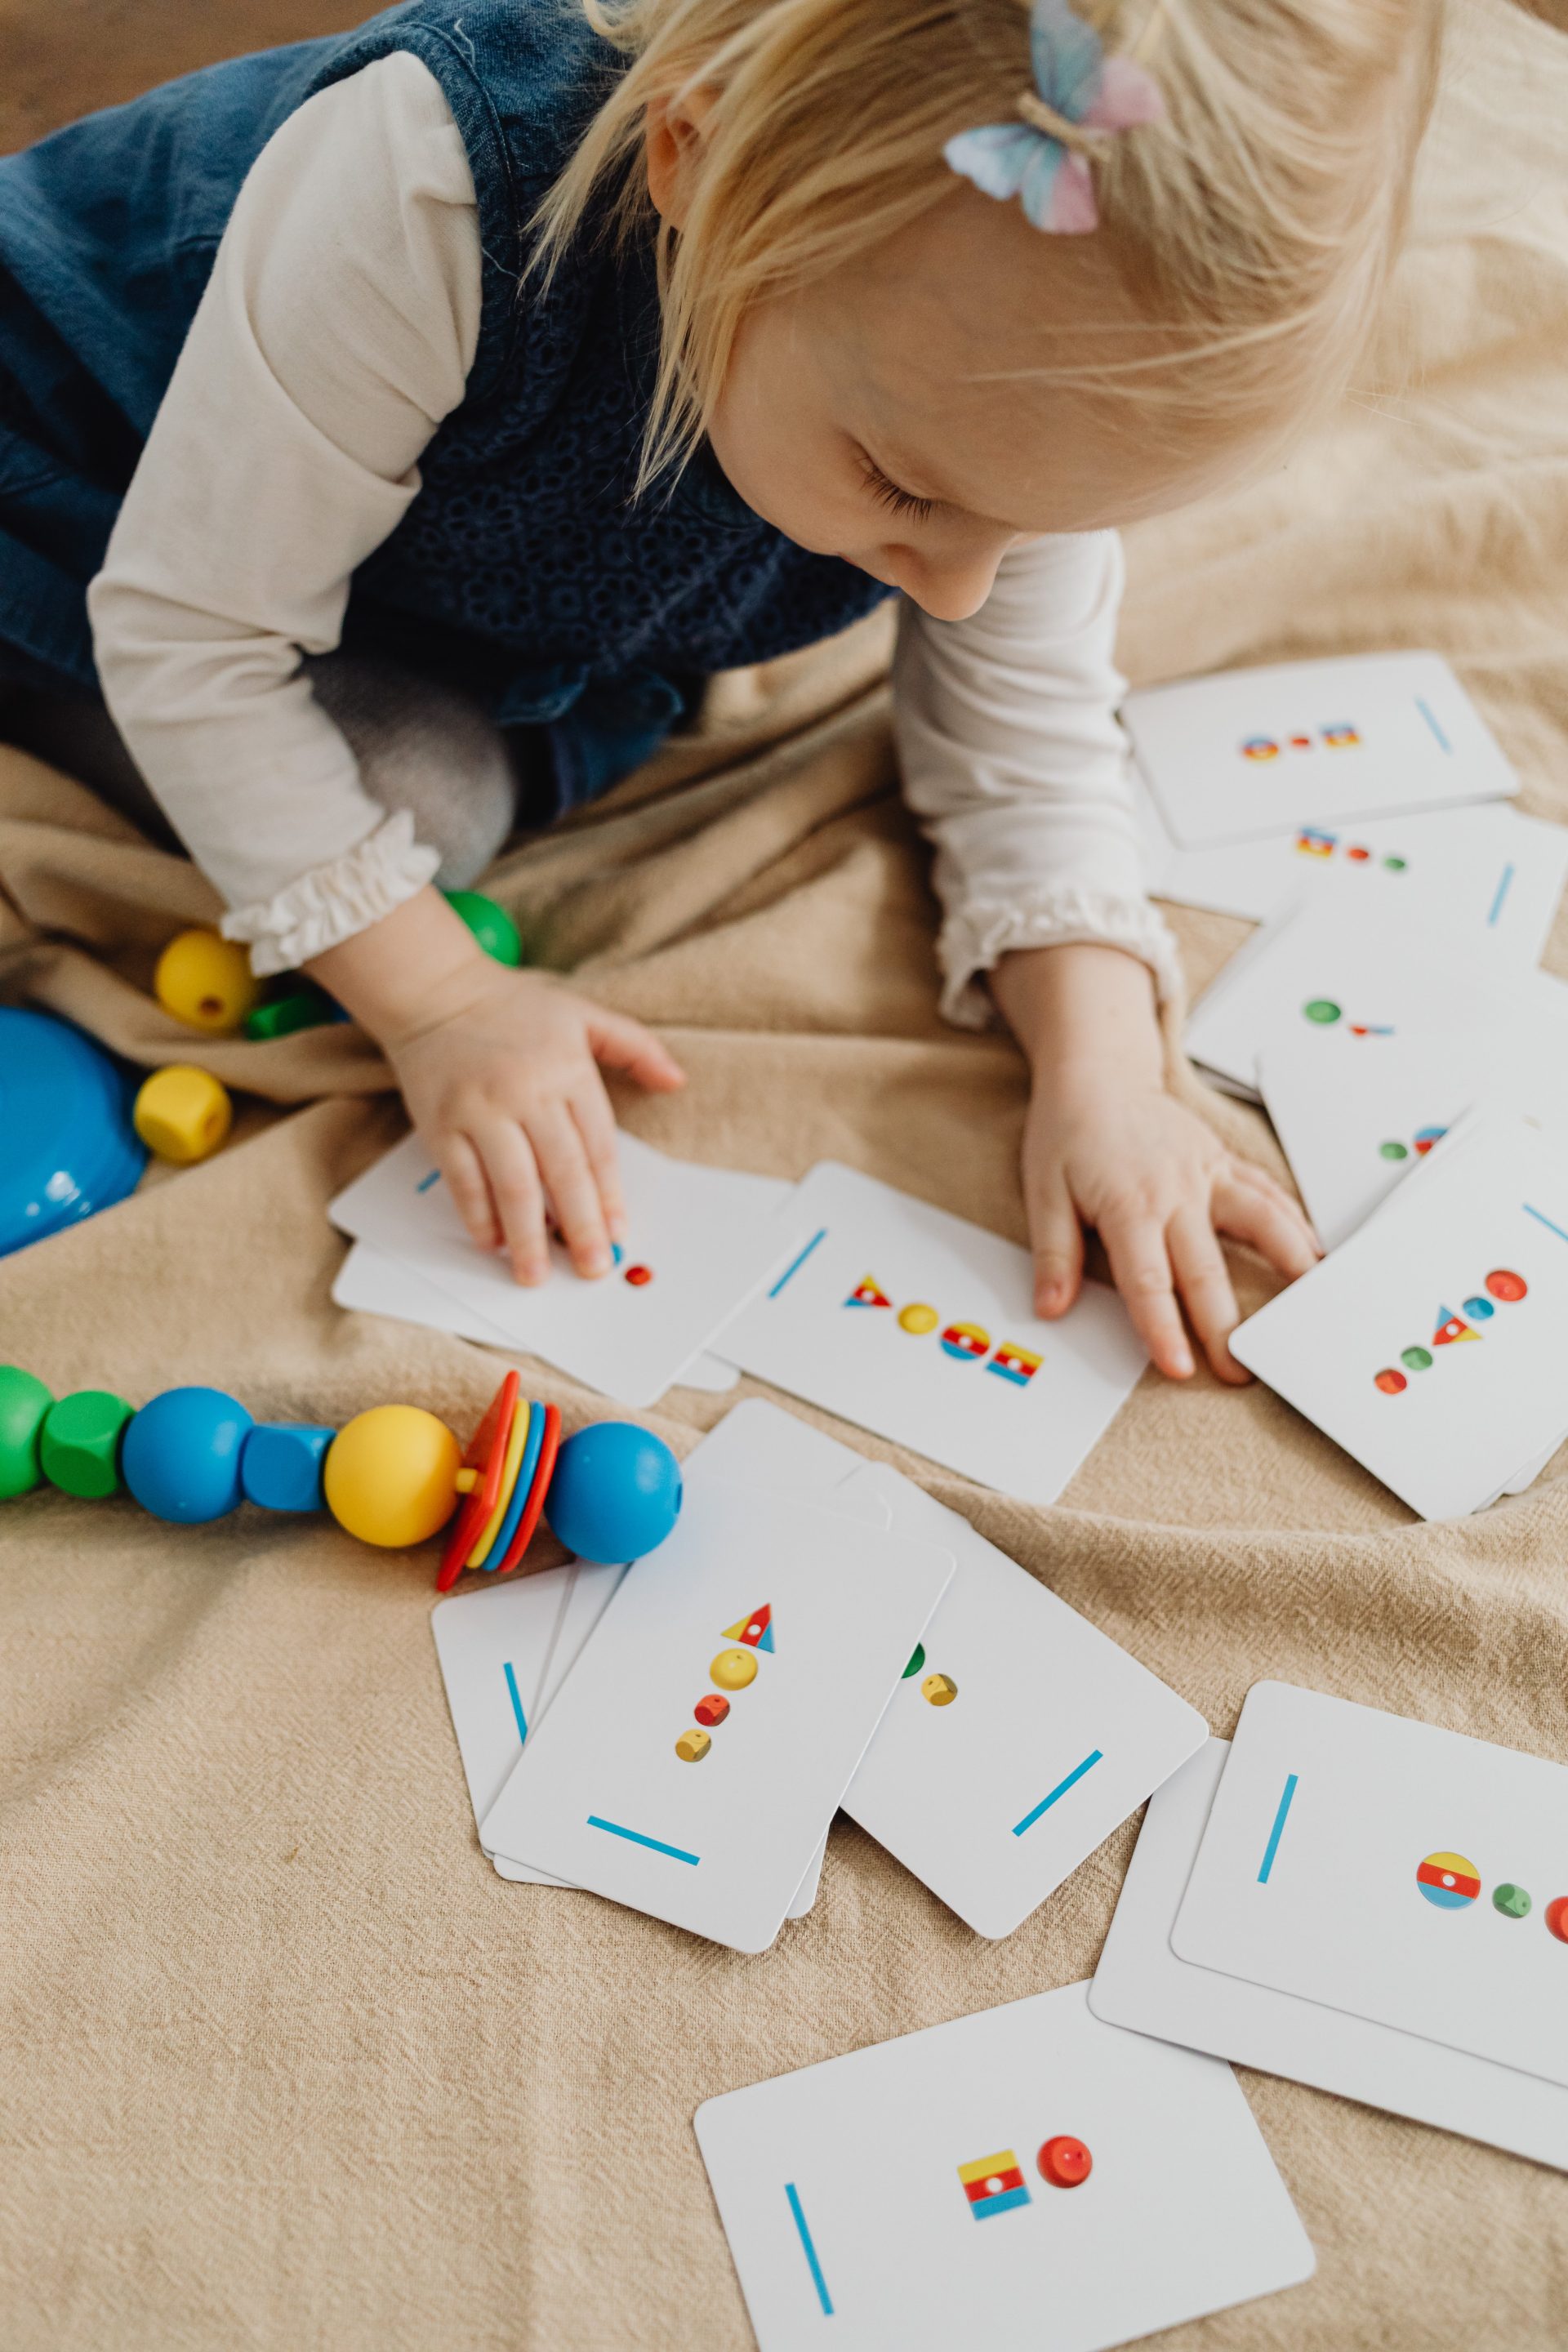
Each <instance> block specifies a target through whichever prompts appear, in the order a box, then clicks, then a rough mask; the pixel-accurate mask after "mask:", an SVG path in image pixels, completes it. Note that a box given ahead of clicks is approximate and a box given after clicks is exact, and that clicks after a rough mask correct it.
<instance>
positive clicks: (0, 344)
mask: <svg viewBox="0 0 1568 2352" xmlns="http://www.w3.org/2000/svg"><path fill="white" fill-rule="evenodd" d="M398 49H406V50H408V51H410V52H412V54H413V55H414V56H416V57H417V58H420V59H422V61H423V62H424V63H425V64H426V66H427V67H428V68H429V69H430V71H431V72H432V73H433V74H434V75H435V77H436V79H437V81H438V82H439V83H440V85H441V88H442V89H443V91H444V93H445V95H446V97H447V102H448V103H449V105H450V107H451V109H452V112H453V114H454V116H455V118H456V120H457V122H458V129H459V130H460V131H461V133H462V136H463V140H464V142H465V145H466V147H467V150H468V161H469V163H470V165H471V167H472V171H473V177H474V186H475V190H476V193H477V195H478V199H479V226H480V231H481V236H482V242H483V249H484V277H483V305H482V312H481V322H480V331H479V348H478V352H477V353H476V356H475V361H474V365H473V369H472V372H471V373H470V375H469V378H468V389H467V393H466V395H465V397H464V399H463V401H462V403H461V404H460V406H459V407H458V409H457V410H456V411H455V412H454V414H453V415H451V416H450V417H448V418H447V421H446V422H445V423H444V424H443V425H441V427H440V428H439V430H438V431H437V435H436V437H435V439H434V441H433V442H432V443H431V445H430V446H429V448H428V450H427V451H426V455H425V457H424V459H423V460H422V466H421V471H422V475H423V485H424V486H423V488H422V489H421V491H420V493H419V495H418V497H417V498H416V499H415V501H414V503H413V505H412V507H411V508H410V509H409V510H408V513H407V514H406V516H405V518H404V520H403V521H402V522H401V523H400V525H399V526H398V528H397V530H395V531H394V533H393V535H392V537H391V538H390V539H389V540H387V541H385V543H384V545H383V546H382V547H381V548H379V549H378V550H377V551H376V552H375V553H374V555H373V556H371V557H370V559H369V560H368V561H367V562H365V563H363V565H362V566H361V567H360V569H359V571H358V572H356V574H355V576H354V580H353V592H352V594H351V597H350V601H349V608H348V615H347V620H346V623H345V627H344V643H345V644H347V645H351V646H361V647H363V648H365V649H369V650H376V651H379V652H382V653H384V654H389V655H391V656H394V657H395V658H398V659H401V660H403V661H405V662H406V663H407V664H408V665H409V666H411V667H415V668H418V669H423V670H425V671H426V672H428V673H431V674H433V675H435V676H437V677H442V678H444V679H447V680H448V681H451V682H453V683H457V684H460V685H464V686H466V687H468V688H469V689H470V690H472V691H475V692H477V693H478V694H479V695H480V696H481V697H482V698H483V699H484V701H485V703H486V706H487V707H488V708H489V710H490V711H491V712H492V714H493V715H494V716H495V718H496V719H498V720H499V721H500V724H502V725H503V726H532V727H540V728H542V729H543V730H546V733H547V736H548V740H549V743H550V746H551V750H552V765H553V769H554V777H555V789H556V794H557V804H558V806H559V807H561V808H566V807H570V806H572V805H574V804H575V803H579V802H581V801H584V800H587V799H590V798H592V797H593V796H594V795H595V793H599V792H602V791H604V790H605V788H606V787H607V786H608V785H609V784H611V783H613V782H615V780H616V777H617V776H619V775H622V774H624V773H625V772H626V770H627V769H628V768H629V767H631V766H633V765H634V764H635V763H636V761H637V760H639V759H641V758H643V757H644V756H645V755H646V754H647V752H648V751H651V750H652V749H653V748H654V747H655V745H656V744H657V743H658V741H659V740H661V739H662V737H663V736H664V735H665V734H666V733H667V732H668V730H669V729H670V728H671V727H672V726H674V725H675V724H676V723H677V722H678V720H679V718H680V716H681V715H682V713H683V711H684V710H685V709H687V708H688V707H689V702H690V699H691V698H692V695H693V693H694V691H695V689H696V688H697V686H698V685H699V683H700V680H701V679H702V678H703V677H707V676H708V675H710V673H711V672H713V671H715V670H720V669H728V668H732V667H739V666H740V665H742V664H744V663H748V662H754V661H762V660H766V659H769V658H771V657H773V656H776V655H779V654H783V653H787V652H791V651H793V650H794V649H795V647H797V646H805V645H810V644H813V643H815V642H816V640H818V639H820V638H822V637H826V636H829V635H833V634H834V633H835V632H836V631H837V630H839V629H842V628H845V627H847V625H848V624H849V623H850V622H852V621H854V620H857V619H858V618H859V617H860V615H861V614H865V613H867V612H868V611H869V610H870V609H871V607H872V606H873V605H874V604H878V603H879V602H880V601H881V599H882V598H883V597H885V596H886V595H887V594H888V593H889V591H888V590H887V589H885V588H884V587H883V586H882V585H881V584H880V583H879V582H877V581H874V580H871V579H869V578H868V576H867V575H866V574H865V573H864V572H858V571H857V570H856V569H855V567H854V566H853V565H851V564H847V563H844V562H840V561H838V560H837V558H836V557H831V556H821V555H812V554H808V553H807V552H806V551H805V550H804V549H802V548H798V547H796V546H795V544H794V543H793V542H792V541H789V540H787V539H785V538H784V535H783V534H782V533H781V532H780V531H778V530H774V529H773V526H772V525H771V524H768V523H764V522H763V521H762V520H760V519H759V518H758V517H757V516H756V515H754V514H753V513H752V511H751V509H749V508H748V507H747V506H745V505H744V504H743V503H742V500H741V499H739V498H738V497H737V495H736V494H735V492H734V491H733V490H732V489H731V488H730V486H729V484H728V483H727V482H726V480H725V479H724V478H723V476H722V475H721V472H720V471H719V468H718V467H717V466H716V464H715V463H714V461H713V459H712V458H711V457H710V455H709V454H708V453H706V452H704V453H703V454H702V455H701V456H700V458H699V459H698V460H697V461H696V462H695V463H694V464H693V465H692V466H691V467H689V469H688V471H687V473H686V474H685V475H684V477H683V478H681V480H680V482H679V485H678V486H677V488H675V490H674V492H673V493H672V494H671V493H668V492H667V491H659V490H656V491H655V492H653V493H652V494H650V495H648V496H647V497H645V498H644V499H641V500H637V501H634V499H633V497H632V483H633V479H634V477H635V473H636V468H637V450H638V445H639V440H640V436H641V431H642V425H643V420H644V418H645V416H646V414H647V401H648V394H649V389H650V386H651V383H652V373H653V365H654V360H655V354H656V348H657V336H658V293H657V288H656V285H655V280H654V270H653V257H652V251H651V241H650V243H649V245H648V247H647V248H646V249H638V250H635V251H630V252H626V251H620V252H616V251H614V250H611V249H608V248H607V247H605V245H604V244H602V243H601V242H600V241H599V240H598V239H597V238H595V236H593V235H592V234H591V233H590V234H589V235H587V236H584V238H583V239H582V240H581V241H580V244H579V247H577V249H575V250H574V252H573V253H572V254H571V255H570V256H569V257H568V258H567V260H566V262H565V264H564V266H563V268H562V269H561V270H560V272H559V274H558V276H557V277H556V278H555V279H554V281H553V282H552V286H551V288H550V289H549V292H548V293H547V294H545V295H544V296H542V297H541V296H540V294H539V293H538V292H537V290H536V289H533V288H531V287H529V288H524V289H522V290H521V292H520V287H519V280H520V278H521V274H522V272H523V271H524V269H525V268H526V266H527V263H528V259H529V257H530V252H531V245H530V236H529V227H528V224H529V220H530V218H531V214H532V212H533V209H534V207H535V206H536V205H537V204H538V202H539V199H540V197H541V196H542V194H543V193H544V191H545V189H546V188H547V187H548V186H549V185H550V184H551V183H552V180H553V179H554V177H555V175H556V173H558V172H559V170H560V169H561V167H562V165H563V163H564V161H565V159H566V158H567V156H568V155H570V153H571V152H572V151H573V149H574V145H575V143H576V142H577V141H578V140H579V138H580V137H581V136H582V133H583V131H584V127H585V125H586V124H587V122H588V121H589V120H590V119H591V118H592V115H593V113H594V111H595V109H596V108H597V106H598V105H599V104H600V103H601V101H602V100H603V99H604V97H605V94H606V92H607V90H608V89H609V88H610V87H611V85H612V82H613V78H614V76H615V75H616V73H617V72H618V71H619V70H620V69H621V67H620V61H619V59H618V58H617V56H616V52H614V51H613V50H611V49H609V48H608V47H607V46H606V45H605V43H604V42H602V41H601V40H599V39H598V38H597V37H595V35H594V34H593V33H592V31H591V30H590V29H589V27H588V26H586V24H585V23H584V19H583V17H582V15H581V11H580V9H579V8H578V7H577V6H576V5H574V0H413V5H408V6H405V7H399V8H394V9H391V10H389V11H388V12H387V13H386V14H385V15H384V16H377V17H374V18H373V19H372V20H371V22H370V23H369V24H368V25H365V26H361V27H360V28H359V30H357V31H356V32H353V33H349V34H344V35H341V36H336V37H330V38H327V39H324V40H319V41H307V42H302V43H300V44H298V45H296V46H294V47H289V48H282V49H273V50H268V51H266V52H265V53H263V54H262V55H260V56H258V57H252V58H237V59H235V60H233V61H232V62H230V63H228V64H225V65H218V66H214V67H210V68H207V69H206V70H205V72H201V73H196V74H192V75H190V76H187V77H186V78H185V79H184V80H181V81H176V82H171V83H169V84H167V85H166V86H165V87H164V88H163V89H155V90H153V91H151V92H150V93H149V94H148V95H147V96H146V97H144V98H141V99H138V100H133V101H132V104H130V105H129V106H123V107H117V108H114V109H112V110H110V111H109V112H107V113H103V114H98V115H92V116H89V118H88V119H87V120H86V121H82V122H78V123H74V124H72V125H71V126H70V127H69V128H68V129H67V130H64V131H58V132H57V133H56V134H55V135H54V136H53V137H52V138H49V139H46V140H43V141H41V142H39V144H38V145H37V146H36V147H33V148H30V149H28V150H26V152H23V153H21V154H18V155H13V156H8V157H4V158H0V678H5V677H10V678H12V679H16V680H19V681H22V682H24V683H27V684H31V685H34V686H38V687H43V688H48V689H52V690H54V691H56V692H67V693H69V692H77V693H90V692H93V691H95V690H96V679H95V674H94V668H93V659H92V646H91V639H90V635H89V628H88V621H87V612H86V604H85V593H86V590H87V586H88V583H89V581H90V580H91V579H92V577H93V575H94V573H95V572H97V570H98V569H99V567H100V563H101V562H102V559H103V551H104V547H105V544H106V542H107V541H108V537H109V533H110V530H111V529H112V527H113V523H114V519H115V515H116V513H117V511H118V509H119V505H120V500H121V496H122V495H123V492H124V490H125V487H126V485H127V483H128V482H129V480H130V478H131V475H132V469H133V468H134V467H135V465H136V461H137V458H138V457H139V455H140V452H141V448H142V442H143V440H144V439H145V436H146V435H147V432H148V429H149V427H150V425H152V422H153V415H154V414H155V412H156V410H157V407H158V404H159V402H160V400H161V399H162V398H163V391H164V387H165V386H166V384H167V383H168V380H169V377H170V374H171V373H172V372H173V369H174V362H175V360H176V358H177V357H178V354H179V351H180V346H181V343H182V342H183V341H184V336H185V332H186V330H187V328H188V327H189V325H190V321H191V319H192V316H193V314H194V313H195V308H196V305H197V303H198V302H199V300H200V299H201V296H202V291H203V289H204V287H205V284H206V281H207V278H208V275H209V273H210V271H211V268H212V264H213V257H214V255H215V253H216V248H217V244H218V240H219V238H220V237H221V236H222V235H223V230H224V226H225V224H226V221H227V219H228V216H229V214H230V212H231V210H232V209H233V205H234V202H235V198H236V196H237V194H238V192H239V187H240V184H241V182H242V181H243V179H244V177H245V174H246V173H247V170H248V169H249V167H250V165H251V163H253V162H254V161H255V159H256V157H257V155H258V153H259V152H260V150H261V148H262V147H263V146H264V145H265V143H266V142H267V140H268V138H269V137H270V135H271V133H272V132H273V131H275V130H276V129H277V128H278V126H279V123H281V122H282V121H285V120H286V118H287V117H288V116H289V114H291V113H292V112H293V111H294V110H295V109H296V108H297V107H300V106H301V105H302V104H303V103H304V101H305V100H307V99H308V98H310V96H312V95H313V94H314V93H315V92H316V91H317V90H320V89H325V88H326V87H327V86H328V85H329V84H331V83H332V82H335V81H339V80H341V79H343V77H344V76H346V75H348V74H352V73H355V72H357V71H358V70H359V69H360V68H362V67H363V66H366V65H368V64H370V63H371V62H372V61H373V60H374V59H375V58H381V57H384V56H386V55H388V54H389V53H390V52H392V51H394V50H398ZM592 226H593V225H592V224H590V231H591V229H592Z"/></svg>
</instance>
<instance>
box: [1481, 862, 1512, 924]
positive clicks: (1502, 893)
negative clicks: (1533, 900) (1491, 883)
mask: <svg viewBox="0 0 1568 2352" xmlns="http://www.w3.org/2000/svg"><path fill="white" fill-rule="evenodd" d="M1512 882H1513V866H1512V864H1511V863H1510V864H1509V865H1507V866H1504V867H1503V869H1502V873H1501V875H1500V877H1499V879H1498V886H1497V896H1496V897H1495V898H1493V900H1492V910H1491V913H1490V914H1489V916H1488V917H1487V921H1488V922H1489V923H1495V922H1496V921H1497V919H1498V917H1499V916H1500V914H1501V912H1502V902H1503V900H1504V899H1505V898H1507V897H1508V894H1509V890H1510V887H1511V885H1512Z"/></svg>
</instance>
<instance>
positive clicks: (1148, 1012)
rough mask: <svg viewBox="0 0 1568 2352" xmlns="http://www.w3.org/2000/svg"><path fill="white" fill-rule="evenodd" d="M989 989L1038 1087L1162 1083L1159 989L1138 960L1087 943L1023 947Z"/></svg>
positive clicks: (996, 973)
mask: <svg viewBox="0 0 1568 2352" xmlns="http://www.w3.org/2000/svg"><path fill="white" fill-rule="evenodd" d="M991 992H992V995H993V996H994V998H995V1000H996V1003H997V1005H998V1007H999V1008H1000V1010H1001V1013H1002V1016H1003V1018H1004V1020H1005V1022H1006V1024H1007V1025H1008V1027H1009V1028H1010V1029H1011V1030H1012V1032H1013V1034H1014V1035H1015V1037H1016V1039H1017V1040H1018V1043H1019V1045H1021V1046H1022V1047H1023V1049H1024V1052H1025V1054H1026V1056H1027V1058H1028V1063H1029V1067H1030V1071H1031V1073H1032V1075H1033V1077H1034V1080H1035V1083H1036V1085H1039V1084H1040V1083H1041V1081H1042V1079H1045V1078H1047V1077H1048V1078H1049V1080H1050V1081H1051V1083H1052V1085H1053V1086H1054V1087H1058V1088H1068V1087H1074V1086H1077V1085H1079V1084H1082V1085H1087V1086H1095V1085H1104V1084H1105V1083H1106V1082H1107V1081H1110V1082H1113V1083H1121V1084H1131V1085H1132V1086H1137V1087H1158V1086H1160V1085H1161V1083H1162V1081H1163V1072H1164V1047H1163V1040H1162V1037H1161V1034H1160V1023H1159V1015H1158V1011H1157V1007H1156V1004H1155V998H1154V984H1153V982H1152V979H1151V977H1150V974H1149V971H1148V967H1147V966H1146V965H1145V964H1142V963H1140V962H1139V961H1138V960H1137V958H1136V957H1135V956H1130V955H1125V954H1123V952H1122V950H1121V949H1120V948H1110V947H1100V946H1098V945H1096V944H1095V943H1094V942H1092V941H1089V940H1075V941H1073V942H1072V943H1071V944H1070V945H1068V946H1065V947H1059V948H1023V949H1020V950H1016V952H1015V953H1014V954H1012V955H1005V956H1004V957H1003V958H1002V961H1001V962H1000V963H999V964H998V965H997V966H996V969H995V970H994V971H993V973H992V974H991Z"/></svg>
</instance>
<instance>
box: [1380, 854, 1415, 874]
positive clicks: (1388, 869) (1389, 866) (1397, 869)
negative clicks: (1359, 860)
mask: <svg viewBox="0 0 1568 2352" xmlns="http://www.w3.org/2000/svg"><path fill="white" fill-rule="evenodd" d="M1409 863H1410V861H1409V859H1408V858H1407V857H1385V858H1384V861H1383V870H1384V873H1385V874H1403V873H1404V872H1405V867H1406V866H1408V865H1409Z"/></svg>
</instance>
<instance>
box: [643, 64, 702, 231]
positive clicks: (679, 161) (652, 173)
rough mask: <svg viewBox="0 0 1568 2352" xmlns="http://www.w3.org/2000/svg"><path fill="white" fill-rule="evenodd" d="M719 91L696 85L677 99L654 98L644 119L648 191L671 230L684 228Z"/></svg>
mask: <svg viewBox="0 0 1568 2352" xmlns="http://www.w3.org/2000/svg"><path fill="white" fill-rule="evenodd" d="M718 95H719V93H718V91H717V90H714V89H706V88H703V87H702V86H700V85H699V87H698V88H696V89H687V90H683V91H682V92H681V94H680V96H679V98H656V99H651V100H649V102H648V106H647V113H646V116H645V118H644V131H643V138H644V145H645V148H646V151H647V192H648V194H649V195H650V196H651V197H652V198H653V204H654V210H655V211H656V212H657V213H658V215H659V216H660V217H661V219H663V220H664V221H665V222H666V223H667V225H668V226H669V227H670V228H675V229H679V228H684V227H685V226H686V218H687V215H688V214H689V211H690V209H691V194H692V190H693V188H694V186H695V184H696V175H697V172H698V169H699V167H700V163H701V160H702V149H703V146H704V144H705V142H706V139H707V131H708V120H709V117H710V114H711V113H712V111H713V107H714V103H715V100H717V98H718Z"/></svg>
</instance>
